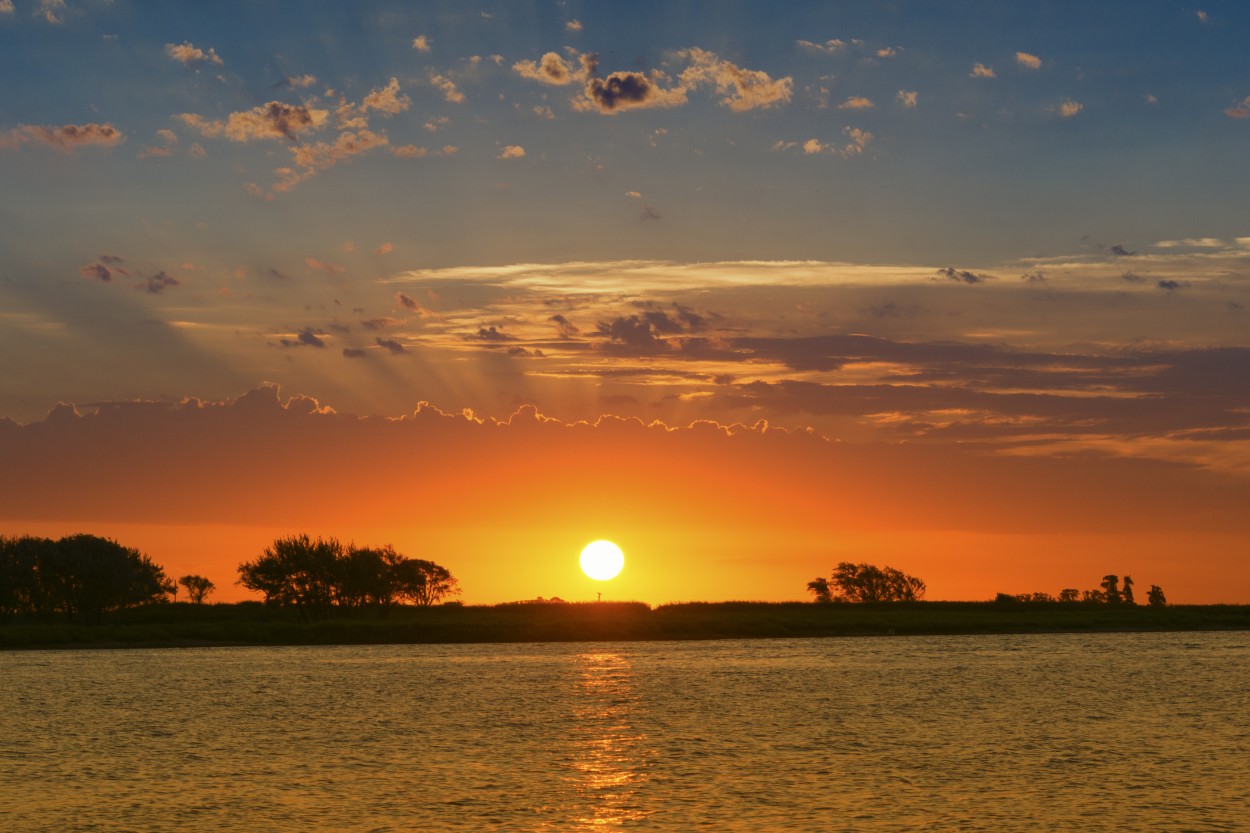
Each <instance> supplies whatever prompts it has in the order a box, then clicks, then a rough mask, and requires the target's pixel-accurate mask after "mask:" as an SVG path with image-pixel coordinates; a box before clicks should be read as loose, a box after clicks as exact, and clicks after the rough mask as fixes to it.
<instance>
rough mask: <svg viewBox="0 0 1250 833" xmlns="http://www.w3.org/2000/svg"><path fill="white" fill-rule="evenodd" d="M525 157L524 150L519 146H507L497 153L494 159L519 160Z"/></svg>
mask: <svg viewBox="0 0 1250 833" xmlns="http://www.w3.org/2000/svg"><path fill="white" fill-rule="evenodd" d="M524 156H525V148H523V147H521V146H520V145H507V146H506V147H504V149H503V150H501V151H499V154H498V155H497V156H496V157H495V158H496V159H520V158H522V157H524Z"/></svg>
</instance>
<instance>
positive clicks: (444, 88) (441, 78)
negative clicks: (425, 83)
mask: <svg viewBox="0 0 1250 833" xmlns="http://www.w3.org/2000/svg"><path fill="white" fill-rule="evenodd" d="M430 83H431V84H433V85H434V86H436V87H438V89H439V91H440V92H442V94H443V100H444V101H447V102H450V103H451V104H460V103H461V102H463V101H464V93H462V92H460V90H458V89H456V82H455V81H452V80H451V79H450V78H448V77H447V76H445V75H431V76H430Z"/></svg>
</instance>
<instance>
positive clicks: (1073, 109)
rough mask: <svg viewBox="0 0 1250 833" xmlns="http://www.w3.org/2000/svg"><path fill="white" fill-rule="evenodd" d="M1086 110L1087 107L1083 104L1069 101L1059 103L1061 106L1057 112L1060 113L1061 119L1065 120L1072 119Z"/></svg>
mask: <svg viewBox="0 0 1250 833" xmlns="http://www.w3.org/2000/svg"><path fill="white" fill-rule="evenodd" d="M1084 109H1085V105H1084V104H1082V103H1081V102H1079V101H1073V100H1072V99H1068V100H1066V101H1061V102H1059V105H1058V107H1057V108H1056V111H1057V112H1058V113H1059V115H1060V116H1061V117H1063V118H1065V119H1070V118H1072V117H1073V116H1075V115H1076V114H1077V113H1079V112H1081V111H1082V110H1084Z"/></svg>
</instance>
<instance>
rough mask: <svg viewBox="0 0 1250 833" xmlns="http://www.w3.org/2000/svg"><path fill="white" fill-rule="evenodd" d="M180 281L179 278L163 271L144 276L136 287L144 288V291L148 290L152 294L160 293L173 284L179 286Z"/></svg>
mask: <svg viewBox="0 0 1250 833" xmlns="http://www.w3.org/2000/svg"><path fill="white" fill-rule="evenodd" d="M179 283H180V282H179V280H178V279H177V278H174V277H172V276H170V275H168V274H166V273H165V272H163V271H162V272H157V273H156V274H155V275H151V276H149V277H146V278H144V279H143V280H142V281H141V282H140V283H139V285H138V286H136V287H135V288H136V289H139V290H142V291H143V292H147V293H148V294H150V295H160V294H161V293H162V292H164V291H165V290H166V289H169V288H170V287H171V286H178V285H179Z"/></svg>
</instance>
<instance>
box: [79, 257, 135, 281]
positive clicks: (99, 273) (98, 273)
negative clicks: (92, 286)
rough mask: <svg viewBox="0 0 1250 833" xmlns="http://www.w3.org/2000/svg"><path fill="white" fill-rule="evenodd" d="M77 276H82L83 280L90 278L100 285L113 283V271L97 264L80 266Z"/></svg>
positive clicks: (101, 264)
mask: <svg viewBox="0 0 1250 833" xmlns="http://www.w3.org/2000/svg"><path fill="white" fill-rule="evenodd" d="M78 274H80V275H82V276H83V277H84V278H90V279H91V280H96V281H100V282H101V283H112V281H113V270H112V269H110V268H109V267H108V266H107V265H105V264H103V263H99V262H96V263H88V264H87V265H86V266H80V267H79V268H78ZM122 274H125V272H122Z"/></svg>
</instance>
